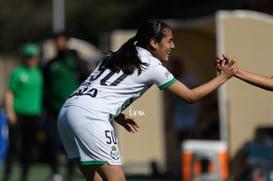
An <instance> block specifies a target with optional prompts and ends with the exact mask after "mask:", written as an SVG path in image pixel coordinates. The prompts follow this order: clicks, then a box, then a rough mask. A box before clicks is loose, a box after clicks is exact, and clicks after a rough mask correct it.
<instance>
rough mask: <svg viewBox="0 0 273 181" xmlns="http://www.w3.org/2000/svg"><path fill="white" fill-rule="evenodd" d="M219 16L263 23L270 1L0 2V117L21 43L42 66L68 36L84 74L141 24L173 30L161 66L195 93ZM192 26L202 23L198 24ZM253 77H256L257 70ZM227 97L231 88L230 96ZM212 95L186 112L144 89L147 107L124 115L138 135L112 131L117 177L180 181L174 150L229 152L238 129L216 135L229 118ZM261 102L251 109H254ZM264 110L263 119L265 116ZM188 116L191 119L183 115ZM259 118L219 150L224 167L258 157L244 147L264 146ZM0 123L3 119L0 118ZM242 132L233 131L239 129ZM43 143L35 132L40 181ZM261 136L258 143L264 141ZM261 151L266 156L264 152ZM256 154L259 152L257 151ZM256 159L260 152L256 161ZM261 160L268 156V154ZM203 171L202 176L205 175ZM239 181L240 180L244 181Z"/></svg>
mask: <svg viewBox="0 0 273 181" xmlns="http://www.w3.org/2000/svg"><path fill="white" fill-rule="evenodd" d="M219 10H227V11H228V10H251V11H253V12H257V13H261V14H263V15H266V16H268V17H271V15H272V14H273V0H169V1H163V0H146V1H126V0H80V1H73V0H52V1H49V0H39V1H37V0H0V107H1V110H3V111H5V109H4V107H5V105H4V92H5V89H6V87H7V83H8V79H9V74H10V72H11V70H12V69H13V68H14V67H15V66H16V65H17V64H18V57H19V55H20V51H21V48H22V45H23V44H25V43H27V42H35V43H37V44H38V45H39V47H40V48H41V62H42V63H45V62H47V61H48V60H50V59H51V58H52V57H53V56H54V54H55V52H54V46H53V40H52V34H53V33H55V32H60V31H65V32H67V33H68V34H69V35H70V36H71V37H72V38H71V39H70V47H71V48H75V49H77V50H78V51H79V53H80V56H82V58H83V59H85V60H86V61H87V62H88V68H89V70H90V71H91V70H92V69H93V68H94V66H95V65H96V63H97V61H98V59H99V57H100V56H101V55H102V53H103V52H107V51H108V50H112V49H116V48H118V47H119V45H120V44H121V43H123V42H124V41H126V40H127V39H128V38H129V37H130V36H132V35H133V34H134V32H135V30H136V29H137V27H138V25H139V24H140V23H141V22H142V21H143V20H144V19H146V18H159V19H164V20H166V22H167V23H169V24H170V25H171V26H173V27H174V36H175V42H176V41H177V51H175V52H174V54H173V55H172V60H173V62H174V64H172V63H170V64H167V65H166V66H167V67H168V68H169V69H170V70H171V71H173V72H174V74H175V75H176V76H177V77H180V76H181V81H185V82H184V83H185V84H187V83H188V86H189V87H191V86H192V87H194V86H197V85H199V84H201V83H203V82H205V81H207V80H208V79H210V78H212V77H214V76H215V71H214V67H213V66H214V65H213V62H212V61H211V62H209V64H207V62H208V61H210V60H211V58H212V59H213V58H214V57H215V55H216V54H217V53H219V47H217V41H218V40H217V38H218V34H217V31H218V29H217V27H216V26H217V25H216V24H217V20H215V19H214V18H215V14H216V13H217V12H218V11H219ZM199 21H202V22H205V23H201V25H200V24H199V23H198V22H199ZM196 24H197V25H196ZM181 27H182V28H181ZM236 28H237V26H236V27H234V29H236ZM181 29H182V30H181ZM244 30H245V29H244ZM269 30H271V29H269ZM176 37H177V38H176ZM231 39H232V38H231ZM268 41H269V42H273V40H272V39H268ZM180 50H181V51H180ZM220 50H222V49H220ZM238 51H239V50H238ZM257 51H259V50H257ZM269 51H270V50H269ZM199 52H200V54H199ZM229 52H231V53H234V54H236V55H237V54H239V53H238V52H237V51H233V50H229ZM246 53H247V52H246ZM248 53H249V51H248ZM203 55H204V56H203ZM203 57H205V58H204V61H203V62H202V61H197V59H200V58H201V59H202V58H203ZM257 58H258V56H257ZM204 62H205V63H204ZM264 64H265V65H264V66H268V65H266V63H264ZM178 67H180V68H181V69H179V68H178ZM253 67H254V68H255V67H256V65H255V64H253ZM259 70H260V71H261V72H264V70H265V69H263V68H261V69H259ZM266 71H267V70H266ZM269 73H270V72H269ZM184 74H186V75H187V76H186V78H185V79H184V77H183V76H182V75H184ZM236 88H237V89H236V90H241V89H240V88H239V87H238V86H237V87H236ZM249 89H251V88H249V87H248V89H247V90H249ZM232 91H233V89H231V92H232ZM254 92H255V90H254ZM258 94H259V95H266V96H268V97H263V100H265V99H267V100H272V96H271V95H269V94H268V93H264V92H258ZM255 95H256V94H255ZM220 96H221V95H219V92H214V93H213V94H211V95H210V96H208V97H206V98H205V99H203V100H202V101H200V102H199V103H198V104H195V105H193V106H192V107H188V106H186V105H185V103H177V102H176V98H174V97H172V96H171V95H168V94H165V93H159V92H158V90H156V89H154V88H152V90H151V91H150V92H148V94H147V97H146V98H149V101H146V102H145V101H144V100H145V98H144V99H143V100H140V101H139V102H136V103H135V104H133V105H132V107H129V108H128V109H127V110H126V111H127V112H128V113H129V114H131V115H133V116H135V117H137V119H139V122H140V124H141V126H142V129H146V131H142V132H140V133H139V134H138V135H136V136H135V137H133V136H131V135H129V136H128V135H127V134H126V132H123V130H119V128H118V133H117V134H118V137H119V139H120V142H121V143H120V144H121V150H122V152H124V161H125V171H126V173H127V174H128V176H129V179H131V180H134V179H135V180H145V179H148V180H150V179H154V180H159V179H166V180H171V179H173V180H181V178H180V177H181V170H182V168H181V143H183V141H185V140H187V139H198V140H213V141H215V140H217V141H224V142H225V143H227V145H229V144H228V143H229V140H231V141H233V140H240V139H239V138H238V137H237V138H236V137H234V136H232V135H236V136H238V132H240V130H239V131H237V132H236V134H232V131H230V130H234V129H236V128H234V127H232V126H233V125H224V126H225V128H222V127H223V124H221V123H220V120H221V119H227V118H226V117H228V118H230V119H232V118H233V117H232V114H229V116H227V115H224V116H225V118H222V117H221V113H220V112H221V108H222V107H221V101H219V99H220V100H221V97H220ZM249 96H251V95H249ZM151 102H153V103H151ZM264 102H265V101H264ZM264 102H262V101H261V102H258V103H257V104H256V106H257V105H258V104H259V103H261V104H263V103H264ZM250 104H251V103H250ZM230 105H231V104H230ZM176 106H177V107H176ZM268 106H269V108H268ZM270 106H271V107H272V105H270V104H265V107H266V108H265V109H266V110H267V111H268V112H270V109H271V107H270ZM240 108H241V107H240ZM253 109H254V108H253ZM265 109H263V110H265ZM227 110H228V111H231V110H232V108H231V107H228V109H227ZM254 110H255V109H254ZM248 111H249V112H251V111H252V109H249V110H247V109H242V111H241V113H243V112H248ZM267 111H265V112H266V113H267ZM189 112H191V113H192V114H191V115H190V114H189V115H186V116H185V114H186V113H189ZM178 113H184V114H183V116H185V117H184V118H183V119H185V120H186V119H188V120H189V122H188V123H187V124H188V125H187V126H186V127H181V129H178V128H179V123H178V125H177V123H176V121H179V120H178V119H179V116H181V117H182V115H179V114H178ZM229 113H230V112H229ZM259 113H261V114H262V113H264V112H258V113H257V117H258V118H259ZM192 115H195V116H196V117H193V116H192ZM263 115H265V114H263ZM266 116H267V117H265V118H264V117H263V119H264V120H263V121H264V122H265V123H266V124H259V121H261V120H253V121H254V122H255V124H254V123H253V125H255V126H253V127H252V128H250V129H249V130H248V131H247V130H246V132H249V133H248V134H247V135H246V136H245V137H244V139H241V140H240V141H238V142H236V144H235V147H227V148H226V147H225V149H227V150H228V152H229V153H230V163H229V164H230V165H231V163H232V162H233V159H235V158H236V160H242V159H244V158H245V157H243V156H245V155H244V153H245V151H246V150H247V149H249V150H251V151H252V149H253V148H254V152H255V153H256V152H259V150H258V151H257V149H256V147H255V144H254V143H252V142H251V144H247V143H248V141H249V140H254V139H256V138H259V139H263V138H264V135H266V136H268V137H270V139H271V132H272V130H271V126H272V125H271V124H272V123H273V121H272V120H271V118H270V115H269V114H268V115H266ZM2 118H3V119H4V116H2ZM240 118H241V117H240ZM255 119H256V117H255ZM147 122H149V123H147ZM245 125H247V122H246V124H245ZM245 125H243V126H242V125H240V126H241V127H240V126H239V127H240V128H242V127H244V126H245ZM235 127H238V126H237V125H236V126H235ZM247 128H248V127H247ZM151 129H152V130H153V131H151ZM223 129H224V131H223ZM221 130H222V131H221ZM244 131H245V130H244ZM43 136H44V135H43V133H41V132H39V133H37V140H38V144H37V145H38V147H39V148H37V147H36V152H35V154H34V159H35V161H36V163H37V165H36V169H37V168H38V170H36V171H35V172H40V173H42V174H44V175H45V176H46V175H47V174H48V173H47V171H45V170H47V169H48V168H47V166H44V165H42V166H41V163H44V162H46V156H45V154H46V153H45V152H46V151H44V150H47V149H48V148H45V147H43V146H44V145H43V140H44V139H46V138H44V137H43ZM268 137H266V138H267V139H268ZM148 138H149V139H148ZM267 141H268V140H267ZM234 142H235V141H234ZM0 143H1V142H0ZM255 143H256V142H255ZM270 143H271V142H270ZM1 146H2V149H3V148H4V147H3V144H2V145H1V144H0V150H1ZM259 146H260V145H259ZM262 146H263V145H262ZM267 146H268V145H267ZM269 147H270V149H271V145H270V146H269ZM259 148H260V147H259ZM261 149H262V150H263V148H261ZM147 150H148V151H147ZM47 151H48V150H47ZM251 153H252V152H251ZM259 153H260V152H259ZM264 153H265V152H264V150H263V151H262V153H261V154H262V155H263V154H264ZM268 154H269V155H270V154H271V152H270V153H268ZM272 154H273V153H272ZM242 155H243V156H242ZM254 155H255V154H254ZM272 156H273V155H272ZM266 159H268V158H266ZM270 159H271V157H270ZM0 160H1V159H0ZM59 161H60V163H61V165H65V164H67V162H66V161H65V157H64V155H63V152H61V153H60V158H59ZM236 163H237V162H235V164H236ZM270 164H271V163H270ZM233 165H234V164H233ZM237 166H238V164H237ZM2 167H3V164H1V162H0V176H1V174H3V172H4V170H3V169H2ZM15 167H16V168H15V170H17V173H15V177H17V176H18V175H19V174H18V172H19V171H18V168H17V167H18V166H16V165H15ZM236 169H237V168H236ZM238 169H241V170H243V171H242V172H240V171H238V170H237V171H238V173H236V174H237V175H236V176H238V175H239V176H238V177H240V178H241V177H242V175H243V174H249V173H250V172H251V171H249V173H248V170H246V169H245V167H243V166H242V167H241V166H240V168H238ZM270 169H271V165H270ZM231 170H232V169H231ZM205 171H207V170H206V169H205ZM1 172H2V173H1ZM44 172H46V173H44ZM267 172H268V168H267V170H266V173H267ZM230 175H232V174H230ZM142 176H143V177H142ZM32 177H33V180H35V179H36V178H37V177H38V178H39V175H38V176H37V174H34V176H32ZM34 177H35V178H34ZM243 177H245V178H248V177H247V176H245V175H244V176H243ZM0 179H1V177H0ZM78 179H79V180H81V179H82V177H80V176H79V178H78ZM233 179H234V177H233ZM239 180H240V179H239ZM185 181H186V180H185ZM240 181H243V180H242V179H241V180H240ZM248 181H251V180H250V179H249V180H248Z"/></svg>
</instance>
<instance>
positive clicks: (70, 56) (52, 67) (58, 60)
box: [43, 32, 89, 181]
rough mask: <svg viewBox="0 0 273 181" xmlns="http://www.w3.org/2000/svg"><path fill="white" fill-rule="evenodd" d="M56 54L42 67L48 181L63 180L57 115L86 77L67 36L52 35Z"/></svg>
mask: <svg viewBox="0 0 273 181" xmlns="http://www.w3.org/2000/svg"><path fill="white" fill-rule="evenodd" d="M54 42H55V45H56V49H57V55H56V57H54V58H53V59H52V60H50V61H48V63H47V64H46V65H45V66H44V69H43V73H44V78H45V89H44V91H45V94H44V102H45V108H46V129H47V133H48V134H47V137H48V141H49V142H48V143H49V145H48V146H49V147H48V148H49V149H50V151H49V152H48V154H49V155H48V157H49V160H48V161H49V164H50V167H51V171H52V173H51V175H50V180H52V181H59V180H62V175H60V174H59V169H58V167H59V166H58V165H59V163H58V151H59V150H60V148H61V147H60V145H61V144H60V141H59V140H60V139H59V136H58V130H57V116H58V113H59V110H60V108H61V106H62V105H63V103H64V101H65V100H66V99H67V97H68V96H69V95H70V94H71V93H72V92H73V91H74V90H75V89H76V88H77V87H78V86H79V85H80V83H81V82H82V81H84V80H85V79H86V78H87V76H88V75H89V69H88V65H87V62H86V61H84V60H82V59H81V58H80V57H79V55H78V52H77V51H76V50H74V49H70V48H69V36H68V35H67V34H66V33H64V32H61V33H57V34H55V36H54ZM74 167H75V165H74V163H72V162H68V168H67V179H68V180H72V178H73V175H74Z"/></svg>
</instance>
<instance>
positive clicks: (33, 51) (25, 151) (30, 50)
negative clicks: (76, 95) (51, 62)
mask: <svg viewBox="0 0 273 181" xmlns="http://www.w3.org/2000/svg"><path fill="white" fill-rule="evenodd" d="M39 54H40V51H39V48H38V46H37V45H36V44H34V43H28V44H26V45H24V46H23V49H22V63H21V64H20V65H18V66H17V67H16V68H14V69H13V71H12V72H11V74H10V78H9V83H8V88H7V91H6V93H5V106H6V113H7V119H8V125H9V148H8V152H7V156H6V159H5V168H4V179H3V180H4V181H7V180H9V179H10V176H11V168H12V165H11V164H12V161H13V159H14V154H15V153H19V155H20V156H19V158H20V163H21V168H22V173H21V177H20V179H21V181H26V180H27V176H28V173H29V167H30V164H31V159H32V158H31V153H32V149H33V145H34V143H35V141H36V133H37V130H38V125H39V122H40V118H41V114H42V94H43V75H42V71H41V69H40V67H39V66H38V63H39V60H40V58H39ZM15 158H16V157H15Z"/></svg>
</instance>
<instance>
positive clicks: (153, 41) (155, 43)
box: [149, 38, 158, 49]
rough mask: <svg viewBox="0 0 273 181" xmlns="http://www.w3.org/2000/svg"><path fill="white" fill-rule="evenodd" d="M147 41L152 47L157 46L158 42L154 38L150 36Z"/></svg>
mask: <svg viewBox="0 0 273 181" xmlns="http://www.w3.org/2000/svg"><path fill="white" fill-rule="evenodd" d="M149 43H150V46H151V48H152V49H156V48H157V46H158V42H157V41H156V39H154V38H151V39H150V42H149Z"/></svg>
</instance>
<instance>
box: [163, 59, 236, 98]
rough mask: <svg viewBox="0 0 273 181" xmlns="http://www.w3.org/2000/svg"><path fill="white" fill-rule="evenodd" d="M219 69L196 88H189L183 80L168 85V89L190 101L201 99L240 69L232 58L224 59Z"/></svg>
mask: <svg viewBox="0 0 273 181" xmlns="http://www.w3.org/2000/svg"><path fill="white" fill-rule="evenodd" d="M218 71H219V74H218V75H217V76H216V77H215V78H213V79H212V80H210V81H208V82H207V83H204V84H202V85H200V86H198V87H196V88H194V89H189V88H188V87H187V86H185V85H184V84H183V83H182V82H180V81H176V82H175V83H174V84H173V85H171V86H170V87H168V88H167V90H168V91H170V92H171V93H173V94H175V95H177V96H178V97H180V98H181V99H183V100H185V101H187V102H188V103H193V102H196V101H199V100H200V99H201V98H203V97H204V96H206V95H208V94H209V93H211V92H212V91H214V90H215V89H217V88H218V87H219V86H221V85H222V84H223V83H225V82H226V81H227V80H228V79H230V78H231V77H232V76H233V75H234V74H235V72H236V71H238V70H237V64H234V60H232V59H229V60H228V61H222V62H221V63H220V66H219V67H218Z"/></svg>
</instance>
